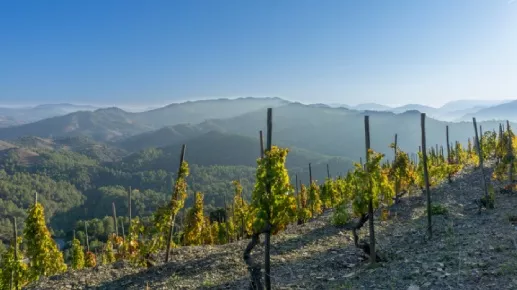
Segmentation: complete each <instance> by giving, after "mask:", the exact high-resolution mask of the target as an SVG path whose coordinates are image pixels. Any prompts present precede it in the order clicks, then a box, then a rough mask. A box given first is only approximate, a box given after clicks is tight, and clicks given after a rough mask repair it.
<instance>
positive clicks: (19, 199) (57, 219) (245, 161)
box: [0, 131, 352, 242]
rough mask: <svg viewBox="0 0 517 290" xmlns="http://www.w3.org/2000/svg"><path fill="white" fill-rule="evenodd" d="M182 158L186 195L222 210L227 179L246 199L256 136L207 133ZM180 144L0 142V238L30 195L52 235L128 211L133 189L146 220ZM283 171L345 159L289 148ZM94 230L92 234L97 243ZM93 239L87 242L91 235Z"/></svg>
mask: <svg viewBox="0 0 517 290" xmlns="http://www.w3.org/2000/svg"><path fill="white" fill-rule="evenodd" d="M184 141H185V143H186V144H187V151H186V161H187V162H189V165H190V171H191V172H190V176H189V177H188V179H187V181H188V184H189V192H190V194H189V197H188V198H187V206H190V205H191V204H192V199H193V196H194V193H195V192H196V191H201V192H203V193H205V201H206V205H207V208H209V209H210V208H215V207H220V206H223V204H224V200H225V198H226V199H228V200H230V198H231V196H233V191H234V189H233V186H232V184H231V182H232V181H233V180H240V181H241V183H242V185H243V187H244V194H245V196H246V197H247V199H249V198H250V195H251V190H252V188H253V184H254V180H255V167H256V160H257V158H258V157H259V154H260V149H259V148H260V145H259V141H258V138H252V137H245V136H238V135H232V134H225V133H220V132H216V131H212V132H208V133H205V134H202V135H199V136H196V137H193V138H191V139H188V140H184ZM181 144H182V143H181V142H180V143H176V144H173V145H169V146H166V147H163V148H147V149H144V150H141V151H137V152H134V153H131V152H128V151H126V150H123V149H119V148H117V147H114V146H112V145H109V144H103V143H98V142H96V141H93V140H92V139H90V138H86V137H65V138H56V139H45V138H39V137H24V138H20V139H17V140H14V141H9V142H6V141H0V177H1V178H0V212H1V213H2V214H0V239H1V240H3V241H4V242H7V241H8V238H9V237H10V232H11V230H10V229H11V225H10V221H9V218H10V217H13V216H16V217H18V218H20V219H23V218H24V217H25V214H26V213H25V210H26V208H27V207H28V205H29V204H30V202H31V201H32V200H33V193H34V191H37V192H39V195H40V201H41V202H42V204H43V205H44V206H45V208H46V209H47V218H48V220H49V222H50V224H51V225H52V228H53V230H54V231H55V234H56V235H57V236H62V235H64V234H70V230H71V229H73V228H74V227H76V226H77V227H79V224H78V222H79V221H80V220H84V219H94V218H97V219H99V222H101V221H102V219H103V218H104V217H105V216H109V215H111V203H112V202H116V204H118V205H119V208H118V212H119V214H120V215H121V216H122V215H125V213H126V212H127V206H126V202H125V201H124V200H125V198H126V194H127V190H128V188H129V187H130V186H131V187H132V188H133V190H134V194H133V199H134V205H135V209H133V214H134V215H135V216H148V215H150V214H151V213H152V212H153V211H154V210H155V209H156V208H157V206H159V205H161V204H163V203H164V202H166V201H167V200H168V199H169V198H170V194H171V188H172V185H171V182H172V181H173V180H174V179H175V177H176V174H175V172H176V171H177V169H178V164H179V154H180V149H181ZM290 150H291V151H290V153H289V155H288V158H287V166H288V168H289V169H290V174H291V178H292V182H293V185H294V180H295V178H294V175H295V174H298V175H299V178H300V180H301V181H303V182H304V183H307V182H308V180H309V175H308V166H309V163H311V164H312V167H313V176H314V178H315V179H317V180H324V178H325V177H326V176H327V171H326V170H327V168H326V166H327V164H329V168H330V169H331V174H332V175H333V176H336V175H337V174H338V173H340V174H344V173H345V172H346V171H347V170H348V169H350V168H351V166H352V162H351V161H350V160H348V159H345V158H342V157H332V156H327V155H322V154H319V153H315V152H310V151H307V150H304V149H297V148H295V147H293V148H291V149H290ZM103 233H104V227H103V226H102V227H101V226H99V227H98V230H97V232H96V233H95V234H93V233H92V234H93V237H95V236H97V237H98V238H102V237H103V236H102V234H103ZM93 237H92V238H93Z"/></svg>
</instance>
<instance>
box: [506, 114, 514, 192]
mask: <svg viewBox="0 0 517 290" xmlns="http://www.w3.org/2000/svg"><path fill="white" fill-rule="evenodd" d="M506 128H508V159H509V160H510V168H508V178H509V179H510V184H513V166H514V164H513V157H514V156H513V144H512V143H513V142H512V141H513V140H512V138H513V134H512V130H511V127H510V121H508V120H507V121H506ZM512 190H513V188H512Z"/></svg>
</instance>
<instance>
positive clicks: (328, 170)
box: [327, 163, 330, 179]
mask: <svg viewBox="0 0 517 290" xmlns="http://www.w3.org/2000/svg"><path fill="white" fill-rule="evenodd" d="M327 178H328V179H330V168H329V164H328V163H327Z"/></svg>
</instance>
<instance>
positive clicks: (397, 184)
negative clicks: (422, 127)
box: [393, 134, 400, 203]
mask: <svg viewBox="0 0 517 290" xmlns="http://www.w3.org/2000/svg"><path fill="white" fill-rule="evenodd" d="M397 143H398V135H397V134H395V142H394V146H393V166H395V164H396V162H397V146H398V144H397ZM399 190H400V188H399V181H398V178H397V175H396V174H395V203H399V198H398V194H399Z"/></svg>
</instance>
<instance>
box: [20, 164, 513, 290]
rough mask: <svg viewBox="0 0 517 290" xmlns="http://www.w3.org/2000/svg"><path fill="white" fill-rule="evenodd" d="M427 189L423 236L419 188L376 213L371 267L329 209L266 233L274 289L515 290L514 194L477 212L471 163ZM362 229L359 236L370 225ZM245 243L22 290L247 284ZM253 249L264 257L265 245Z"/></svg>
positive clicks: (187, 250)
mask: <svg viewBox="0 0 517 290" xmlns="http://www.w3.org/2000/svg"><path fill="white" fill-rule="evenodd" d="M495 186H496V188H497V186H498V184H495ZM497 192H498V191H497ZM432 194H433V200H434V202H435V203H436V204H440V205H441V206H442V207H444V208H446V209H447V213H446V214H444V215H436V216H434V217H433V229H434V231H433V238H432V240H428V239H427V237H426V235H425V232H426V226H427V225H426V223H427V220H426V213H425V207H426V206H425V199H424V197H423V196H422V195H421V193H419V192H415V193H412V194H411V195H409V196H406V197H404V198H402V200H401V202H400V203H399V204H397V205H396V206H394V207H393V208H392V210H391V217H390V219H389V220H388V221H379V219H378V218H377V220H376V227H377V234H376V236H377V239H378V249H380V251H381V252H382V254H383V255H384V256H385V257H387V258H388V262H385V263H379V264H378V266H377V267H374V268H371V267H370V266H369V265H368V259H367V257H365V256H363V253H362V251H360V250H358V249H356V248H355V247H354V245H353V239H352V234H351V233H350V232H348V231H346V230H344V229H338V228H335V227H333V226H332V225H330V222H329V218H330V216H331V212H330V211H328V212H326V213H325V214H324V215H322V216H321V217H318V218H317V219H315V220H313V221H311V222H309V223H307V224H305V225H300V226H298V225H293V226H290V227H289V228H288V229H287V230H286V231H285V232H284V233H281V234H279V235H278V236H274V237H273V238H272V241H273V245H272V253H271V257H272V272H271V273H272V275H273V278H272V282H273V288H274V289H440V290H442V289H517V278H515V277H516V275H515V274H517V244H516V242H515V241H516V238H517V231H516V228H515V226H512V225H511V224H510V222H509V217H510V216H512V215H517V210H516V208H517V196H512V195H502V194H497V198H496V209H494V210H483V211H481V213H480V214H479V213H478V208H477V205H476V204H475V203H474V199H476V198H479V197H480V196H482V194H483V191H482V189H481V176H480V174H479V172H478V171H474V170H473V169H466V170H465V171H464V172H463V173H461V174H459V175H458V176H456V177H455V178H454V180H453V183H452V184H442V185H440V186H438V187H436V188H433V190H432ZM361 234H362V238H365V237H366V234H367V229H366V228H364V229H362V230H361ZM246 244H247V241H239V242H235V243H232V244H228V245H222V246H212V247H207V246H204V247H184V248H180V249H177V250H175V251H174V253H173V255H172V261H171V262H170V263H168V264H160V265H157V266H155V267H152V268H150V269H135V268H132V267H131V266H130V265H128V264H126V263H124V262H117V263H115V264H113V265H109V266H99V267H96V268H94V269H87V270H82V271H77V272H70V273H66V274H64V275H61V276H56V277H51V278H46V279H45V280H41V281H40V282H38V283H37V284H35V285H32V286H31V287H29V289H145V287H146V286H147V285H148V286H149V289H246V288H247V283H248V280H247V278H248V275H247V270H246V266H245V264H244V262H243V260H242V253H243V250H244V248H245V246H246ZM254 255H255V258H256V259H261V258H262V257H263V253H262V249H258V250H257V251H256V252H254Z"/></svg>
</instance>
